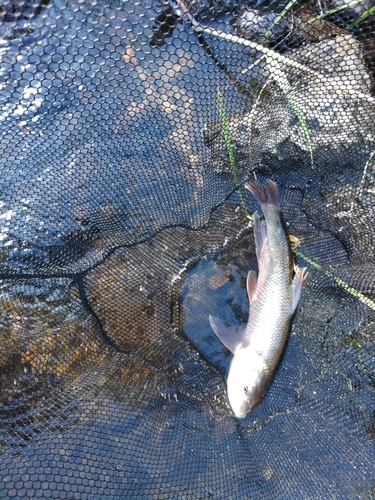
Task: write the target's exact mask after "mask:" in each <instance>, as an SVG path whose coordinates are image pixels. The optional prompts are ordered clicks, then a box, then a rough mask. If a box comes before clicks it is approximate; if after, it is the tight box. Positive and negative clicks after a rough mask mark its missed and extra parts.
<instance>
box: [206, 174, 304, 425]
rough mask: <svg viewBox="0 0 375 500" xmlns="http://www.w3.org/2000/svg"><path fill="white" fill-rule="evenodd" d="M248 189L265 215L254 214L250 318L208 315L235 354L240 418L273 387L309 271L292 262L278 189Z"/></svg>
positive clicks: (232, 395) (232, 389)
mask: <svg viewBox="0 0 375 500" xmlns="http://www.w3.org/2000/svg"><path fill="white" fill-rule="evenodd" d="M245 188H246V189H248V190H249V191H250V192H251V193H252V194H253V196H254V197H255V198H256V199H257V201H258V202H259V204H260V206H261V209H262V212H263V215H264V220H261V219H260V216H259V214H258V213H257V212H255V213H254V214H253V218H254V239H255V250H256V256H257V261H258V271H259V273H258V276H257V274H256V272H255V271H253V270H250V271H249V272H248V275H247V293H248V297H249V301H250V312H249V319H248V322H247V324H246V326H245V327H242V328H241V327H234V326H230V325H228V324H227V323H226V322H224V321H223V320H221V319H219V318H215V317H213V316H209V322H210V325H211V327H212V329H213V331H214V332H215V334H216V335H217V336H218V337H219V339H220V340H221V342H222V343H223V344H224V345H225V346H226V347H227V348H228V349H229V350H230V351H231V352H232V353H233V358H232V360H231V363H230V367H229V371H228V377H227V393H228V398H229V402H230V405H231V407H232V410H233V412H234V414H235V416H236V417H237V418H244V417H245V416H246V415H248V414H249V413H250V412H251V411H252V410H253V409H254V408H255V407H256V406H257V405H258V404H259V403H261V402H262V400H263V398H264V396H265V395H266V393H267V391H268V389H269V387H270V385H271V382H272V380H273V377H274V374H275V371H276V368H277V366H278V364H279V361H280V358H281V355H282V353H283V350H284V347H285V343H286V340H287V337H288V333H289V328H290V323H291V319H292V316H293V314H294V312H295V310H296V308H297V305H298V302H299V300H300V297H301V292H302V284H303V282H304V280H305V278H306V277H307V268H305V267H303V268H297V267H296V266H295V265H294V262H293V255H292V251H291V247H290V241H289V238H288V234H287V231H286V226H285V223H284V220H283V217H282V213H281V210H280V202H279V195H278V190H277V185H276V184H275V183H274V182H273V181H272V180H270V179H269V180H267V181H266V183H265V185H261V184H259V183H255V182H248V183H246V184H245Z"/></svg>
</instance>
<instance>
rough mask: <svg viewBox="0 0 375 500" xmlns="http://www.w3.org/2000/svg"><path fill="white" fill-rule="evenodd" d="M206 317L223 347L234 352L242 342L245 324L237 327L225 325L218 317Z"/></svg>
mask: <svg viewBox="0 0 375 500" xmlns="http://www.w3.org/2000/svg"><path fill="white" fill-rule="evenodd" d="M208 319H209V321H210V325H211V328H212V329H213V331H214V332H215V333H216V335H217V336H218V337H219V339H220V340H221V341H222V343H223V344H224V345H225V347H227V348H228V349H229V350H230V351H231V352H233V353H234V351H235V350H236V349H237V347H238V346H239V345H240V344H241V342H242V338H243V333H244V331H245V325H243V326H239V327H234V326H226V325H225V323H224V321H223V320H222V319H220V318H215V317H214V316H209V317H208Z"/></svg>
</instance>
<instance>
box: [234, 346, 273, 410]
mask: <svg viewBox="0 0 375 500" xmlns="http://www.w3.org/2000/svg"><path fill="white" fill-rule="evenodd" d="M270 383H271V378H270V375H269V372H268V370H267V366H266V364H265V363H264V359H263V356H262V353H257V352H254V351H252V352H249V350H248V349H239V350H237V351H236V353H235V355H234V357H233V359H232V362H231V365H230V368H229V373H228V379H227V389H228V398H229V402H230V405H231V407H232V410H233V412H234V414H235V415H236V417H237V418H244V417H246V415H247V414H248V413H250V412H251V411H252V410H253V409H254V408H255V407H256V406H257V405H258V404H259V403H260V402H261V401H262V400H263V398H264V396H265V394H266V392H267V389H268V387H269V385H270Z"/></svg>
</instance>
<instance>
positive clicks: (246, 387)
mask: <svg viewBox="0 0 375 500" xmlns="http://www.w3.org/2000/svg"><path fill="white" fill-rule="evenodd" d="M243 390H244V391H245V394H247V393H248V392H249V388H248V386H247V385H245V387H244V388H243Z"/></svg>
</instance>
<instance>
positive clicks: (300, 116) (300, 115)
mask: <svg viewBox="0 0 375 500" xmlns="http://www.w3.org/2000/svg"><path fill="white" fill-rule="evenodd" d="M287 100H288V102H289V104H290V106H291V108H292V109H293V111H294V112H295V114H296V116H297V118H298V121H299V122H300V124H301V127H302V130H303V133H304V134H305V137H306V141H307V144H308V145H309V152H310V160H311V168H312V169H313V168H314V155H313V148H312V140H311V135H310V132H309V129H308V127H307V122H306V120H305V116H304V114H303V112H302V110H301V108H300V107H299V106H298V104H297V103H296V101H295V100H294V99H291V98H290V97H289V96H287Z"/></svg>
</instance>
